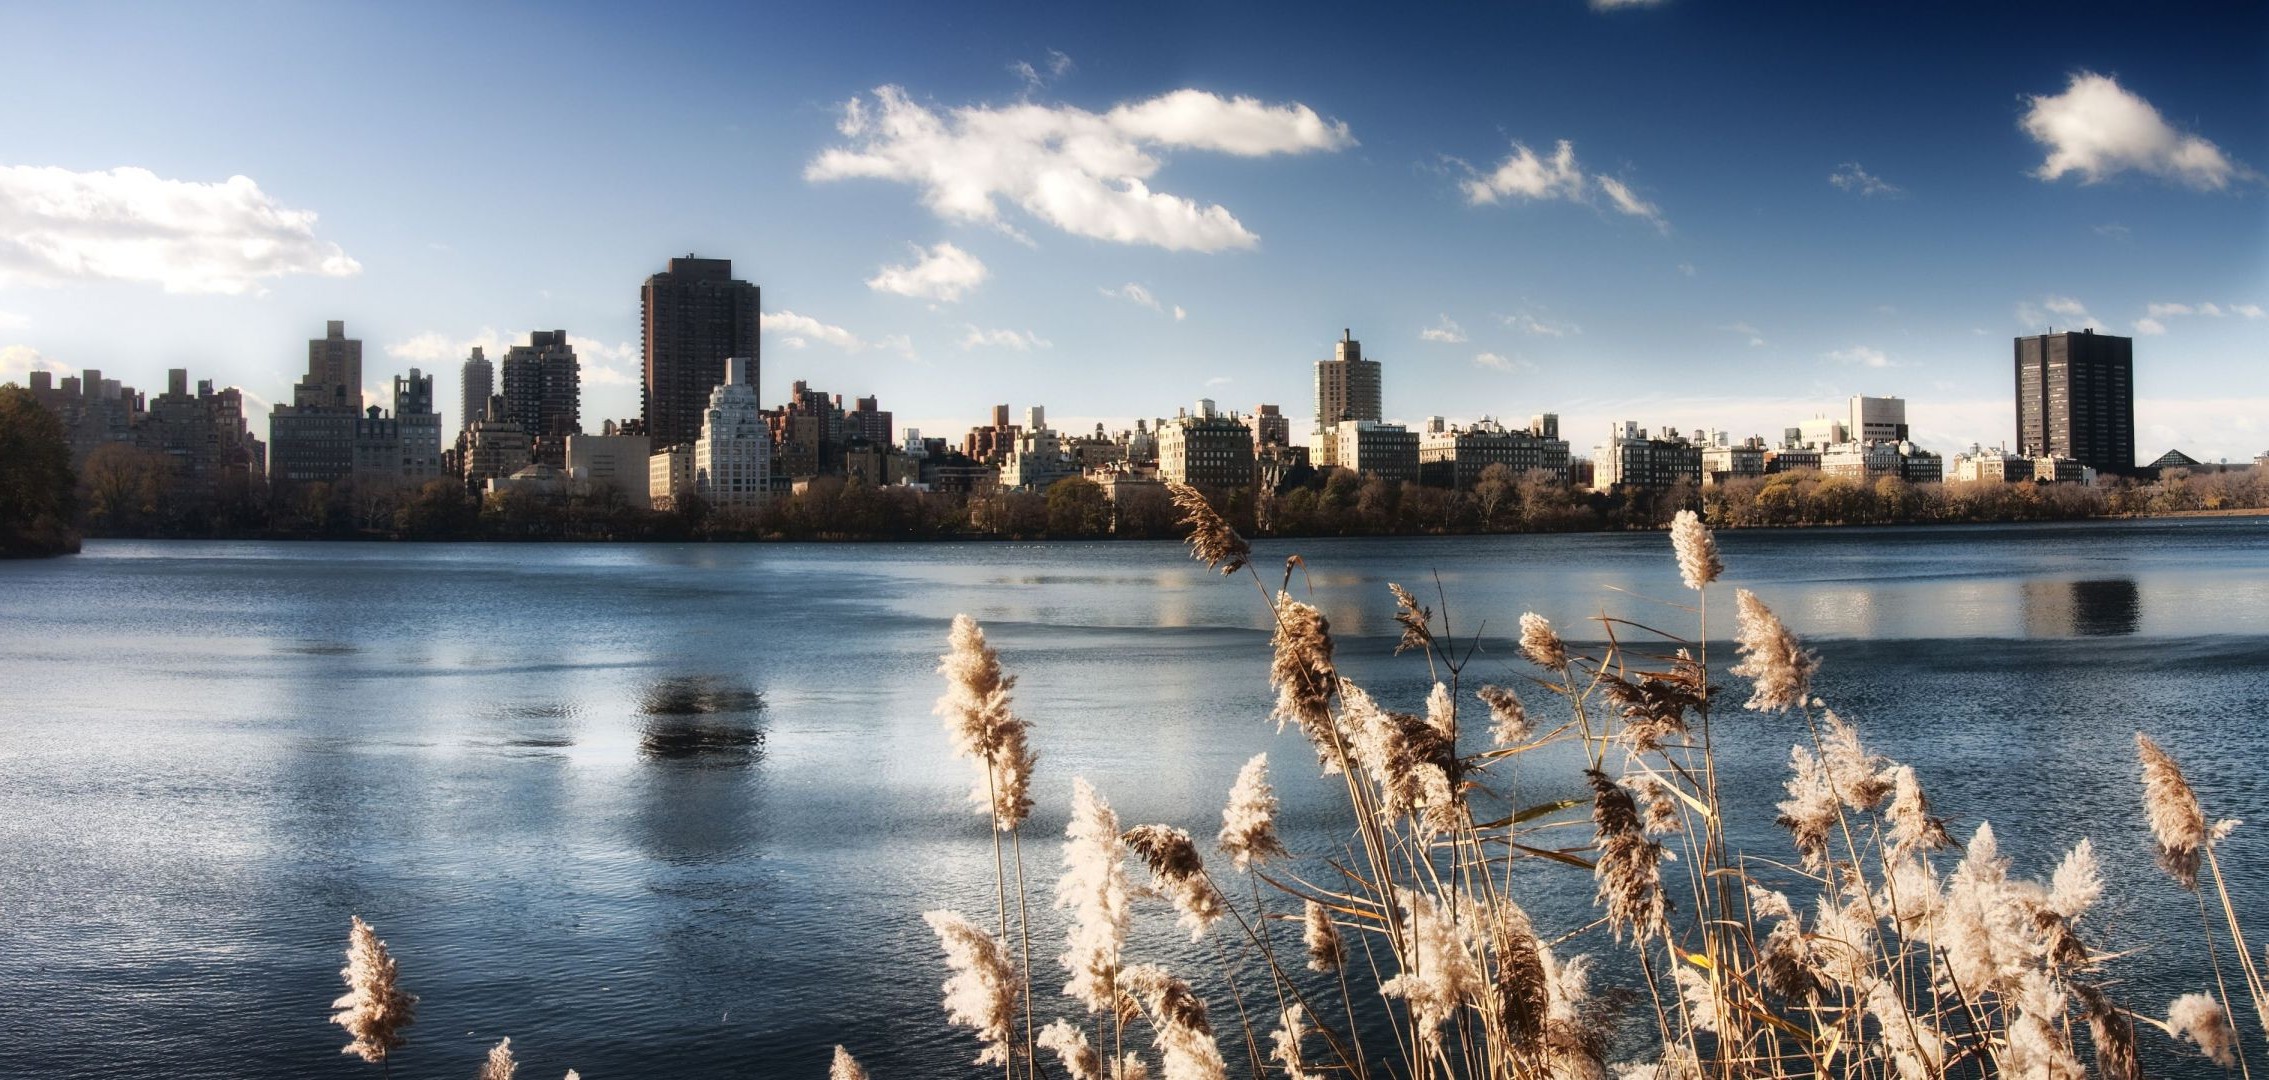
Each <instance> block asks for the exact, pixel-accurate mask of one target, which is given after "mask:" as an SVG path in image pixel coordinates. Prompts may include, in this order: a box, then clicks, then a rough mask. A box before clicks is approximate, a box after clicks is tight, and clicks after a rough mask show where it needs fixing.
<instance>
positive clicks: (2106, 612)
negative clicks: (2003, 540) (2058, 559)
mask: <svg viewBox="0 0 2269 1080" xmlns="http://www.w3.org/2000/svg"><path fill="white" fill-rule="evenodd" d="M2023 594H2024V609H2025V633H2026V635H2027V636H2029V637H2116V636H2119V635H2123V634H2132V633H2135V632H2137V631H2138V630H2140V629H2142V625H2143V593H2142V590H2140V589H2138V588H2136V586H2135V579H2134V578H2101V579H2097V580H2092V581H2028V582H2025V583H2024V588H2023Z"/></svg>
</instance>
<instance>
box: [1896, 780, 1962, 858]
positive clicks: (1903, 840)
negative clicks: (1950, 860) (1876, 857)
mask: <svg viewBox="0 0 2269 1080" xmlns="http://www.w3.org/2000/svg"><path fill="white" fill-rule="evenodd" d="M1885 816H1886V817H1887V818H1888V819H1889V820H1890V823H1891V847H1892V853H1893V855H1894V856H1895V857H1897V858H1902V859H1903V858H1908V857H1911V856H1914V855H1917V854H1920V853H1922V852H1925V851H1944V850H1946V849H1947V848H1950V847H1953V846H1954V837H1953V834H1951V833H1948V832H1947V831H1946V821H1945V819H1944V818H1940V817H1936V816H1933V815H1932V814H1931V812H1930V799H1929V797H1928V796H1926V795H1924V794H1923V792H1922V782H1921V781H1920V780H1917V779H1916V778H1915V773H1914V768H1913V767H1912V766H1909V765H1895V766H1892V768H1891V808H1890V809H1889V810H1888V811H1886V812H1885Z"/></svg>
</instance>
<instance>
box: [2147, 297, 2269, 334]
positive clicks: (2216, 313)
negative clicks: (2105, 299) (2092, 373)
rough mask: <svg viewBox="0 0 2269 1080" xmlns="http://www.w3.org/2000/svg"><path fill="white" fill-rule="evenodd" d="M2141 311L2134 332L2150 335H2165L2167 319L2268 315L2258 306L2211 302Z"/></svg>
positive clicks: (2163, 305)
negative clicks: (2140, 316) (2141, 314)
mask: <svg viewBox="0 0 2269 1080" xmlns="http://www.w3.org/2000/svg"><path fill="white" fill-rule="evenodd" d="M2143 311H2144V314H2143V317H2142V318H2140V319H2137V320H2135V332H2136V333H2138V334H2152V335H2156V334H2164V333H2166V332H2167V323H2166V320H2168V319H2177V318H2188V317H2191V316H2203V317H2205V318H2209V319H2219V318H2224V317H2226V316H2231V315H2235V316H2237V317H2238V318H2241V319H2258V318H2262V317H2263V316H2265V315H2269V310H2264V309H2263V308H2262V306H2261V305H2259V304H2217V303H2213V302H2211V301H2206V302H2202V303H2196V304H2183V303H2154V304H2149V305H2146V306H2145V307H2144V309H2143Z"/></svg>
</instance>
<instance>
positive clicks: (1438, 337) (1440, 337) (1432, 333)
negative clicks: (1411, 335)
mask: <svg viewBox="0 0 2269 1080" xmlns="http://www.w3.org/2000/svg"><path fill="white" fill-rule="evenodd" d="M1418 340H1420V341H1433V342H1438V343H1440V344H1443V345H1463V344H1465V328H1464V327H1462V326H1459V325H1458V324H1457V320H1455V319H1452V318H1450V317H1449V316H1447V315H1444V316H1442V317H1441V319H1440V320H1439V321H1437V322H1436V323H1435V324H1434V325H1432V326H1429V327H1427V328H1426V329H1424V330H1420V331H1419V332H1418Z"/></svg>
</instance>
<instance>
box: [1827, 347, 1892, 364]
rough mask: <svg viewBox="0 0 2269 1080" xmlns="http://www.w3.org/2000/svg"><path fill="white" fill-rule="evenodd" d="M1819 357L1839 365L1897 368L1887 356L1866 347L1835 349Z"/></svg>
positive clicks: (1881, 351)
mask: <svg viewBox="0 0 2269 1080" xmlns="http://www.w3.org/2000/svg"><path fill="white" fill-rule="evenodd" d="M1821 355H1822V357H1823V358H1824V359H1828V360H1833V361H1835V362H1836V363H1839V364H1851V365H1854V366H1857V367H1864V368H1894V367H1898V366H1899V362H1898V361H1896V360H1893V359H1891V357H1890V355H1889V354H1887V353H1885V352H1884V351H1883V350H1881V349H1878V348H1874V347H1872V346H1868V345H1854V346H1852V347H1851V348H1848V349H1836V350H1834V351H1832V352H1828V353H1823V354H1821Z"/></svg>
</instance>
